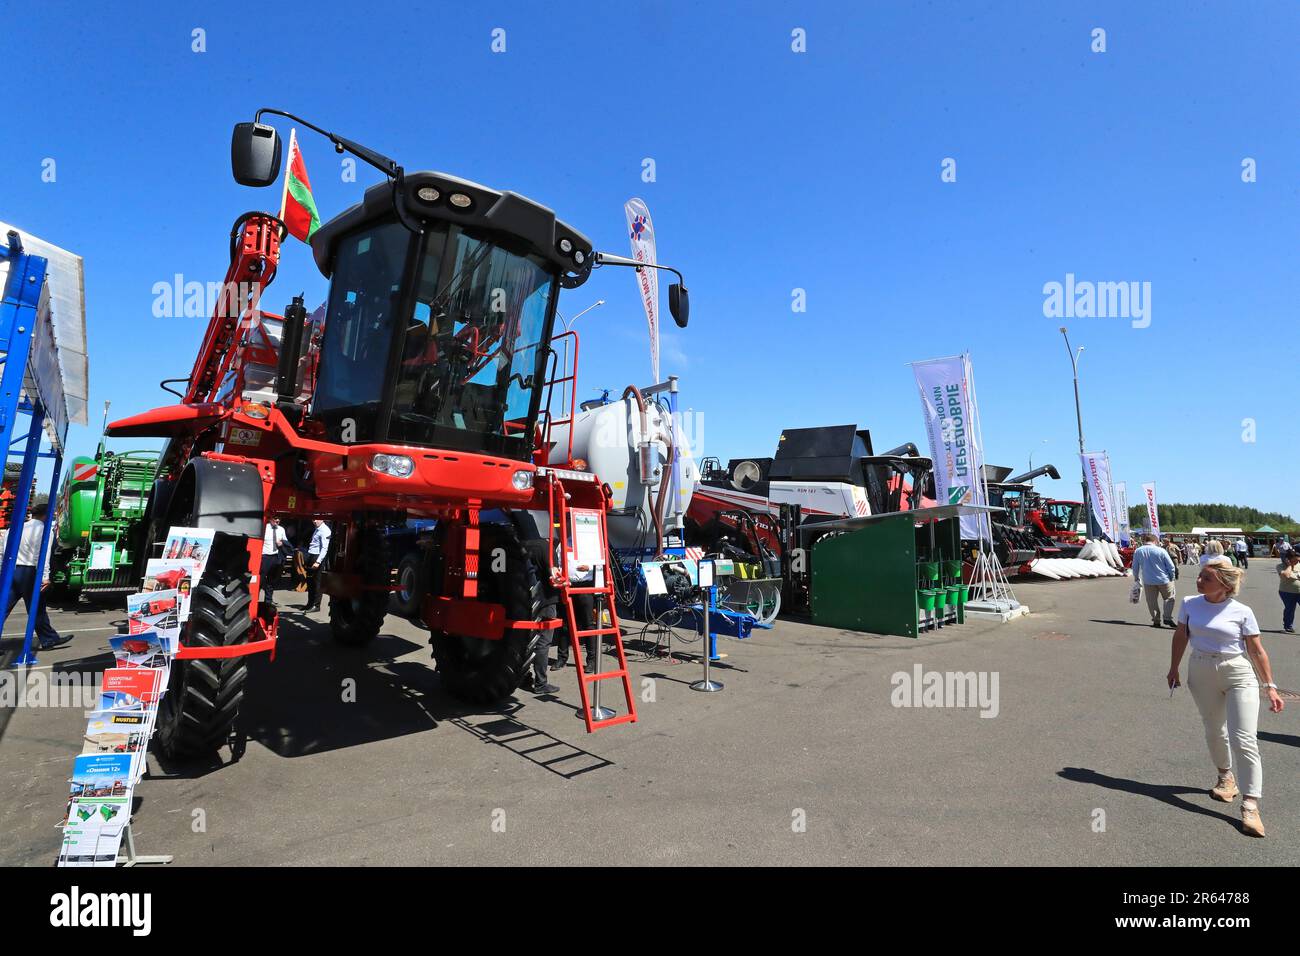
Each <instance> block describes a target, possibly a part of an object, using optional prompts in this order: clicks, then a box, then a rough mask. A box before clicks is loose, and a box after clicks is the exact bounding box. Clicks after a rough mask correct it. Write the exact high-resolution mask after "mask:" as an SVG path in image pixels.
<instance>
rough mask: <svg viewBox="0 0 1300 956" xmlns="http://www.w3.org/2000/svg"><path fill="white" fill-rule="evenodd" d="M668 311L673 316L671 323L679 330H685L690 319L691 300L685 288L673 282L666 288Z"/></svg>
mask: <svg viewBox="0 0 1300 956" xmlns="http://www.w3.org/2000/svg"><path fill="white" fill-rule="evenodd" d="M668 311H669V312H671V313H672V314H673V321H674V322H676V323H677V327H678V328H679V329H684V328H686V323H687V322H689V321H690V319H691V300H690V297H689V295H688V294H687V291H686V286H684V285H681V284H680V283H677V282H674V283H673V284H672V285H670V286H669V287H668Z"/></svg>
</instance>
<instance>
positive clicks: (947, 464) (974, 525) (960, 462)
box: [912, 353, 988, 540]
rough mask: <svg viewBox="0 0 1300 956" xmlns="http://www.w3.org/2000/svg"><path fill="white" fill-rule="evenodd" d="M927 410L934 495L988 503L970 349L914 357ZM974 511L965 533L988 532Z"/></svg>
mask: <svg viewBox="0 0 1300 956" xmlns="http://www.w3.org/2000/svg"><path fill="white" fill-rule="evenodd" d="M912 371H913V373H914V374H915V375H916V387H917V389H918V391H919V392H920V395H921V405H922V407H923V408H924V409H925V433H926V436H927V437H928V438H929V440H930V457H931V458H933V459H934V483H935V496H936V498H937V500H938V503H939V504H940V505H985V504H988V496H987V490H986V489H985V487H984V451H983V449H982V448H980V447H979V439H978V430H977V429H976V428H975V424H974V423H975V417H974V413H975V411H976V409H975V407H974V404H975V403H974V391H973V382H974V377H973V375H972V372H971V364H970V356H969V355H968V354H965V353H963V354H961V355H952V356H949V357H948V358H940V359H930V360H929V361H926V362H913V363H912ZM985 526H986V522H982V521H981V520H980V519H979V518H976V517H974V516H970V517H963V518H962V519H961V536H962V537H963V538H967V539H972V540H973V539H976V538H980V537H986V536H987V535H985V534H984V532H983V530H982V529H983V528H984V527H985Z"/></svg>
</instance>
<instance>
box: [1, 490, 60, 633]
mask: <svg viewBox="0 0 1300 956" xmlns="http://www.w3.org/2000/svg"><path fill="white" fill-rule="evenodd" d="M48 511H49V506H48V505H45V504H39V505H35V506H33V507H32V516H31V517H30V518H28V519H27V520H26V522H24V523H23V530H22V537H21V539H20V540H19V542H18V564H17V565H16V566H15V567H14V579H13V583H12V585H10V588H9V606H8V607H7V608H5V619H6V620H8V618H9V614H10V612H12V611H13V609H14V605H15V604H17V603H18V598H19V596H20V595H21V597H22V599H23V604H24V606H25V607H26V608H27V611H28V613H29V614H30V613H31V607H32V601H33V600H35V597H36V589H37V588H39V587H40V586H41V579H40V575H38V574H37V573H36V572H37V567H36V566H37V565H38V564H39V563H40V560H41V539H42V538H43V537H44V536H45V515H46V513H47V512H48ZM8 543H9V535H8V531H7V530H6V531H5V532H3V533H0V554H2V553H3V552H4V548H5V546H6V545H7V544H8ZM35 636H36V639H37V641H38V642H39V646H40V649H41V650H43V651H48V650H50V649H51V648H55V647H59V646H60V645H62V644H66V643H68V641H70V640H72V637H71V635H69V636H68V637H60V636H59V632H58V631H56V630H55V629H54V625H53V624H51V623H50V615H49V612H48V611H47V610H46V609H45V604H44V602H42V603H41V606H40V610H39V611H38V613H37V615H36V635H35Z"/></svg>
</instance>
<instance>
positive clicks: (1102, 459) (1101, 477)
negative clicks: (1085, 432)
mask: <svg viewBox="0 0 1300 956" xmlns="http://www.w3.org/2000/svg"><path fill="white" fill-rule="evenodd" d="M1079 457H1080V458H1082V459H1083V473H1084V475H1085V476H1086V477H1087V479H1088V497H1089V499H1091V501H1092V518H1093V520H1094V521H1095V522H1097V527H1098V528H1100V529H1101V533H1102V535H1103V536H1104V537H1105V538H1106V540H1107V541H1118V540H1119V530H1118V527H1117V525H1116V519H1117V515H1116V513H1115V490H1114V489H1113V488H1112V487H1111V483H1110V458H1109V457H1108V456H1107V455H1106V453H1105V452H1104V451H1103V452H1095V451H1086V452H1084V453H1083V454H1082V455H1080V456H1079Z"/></svg>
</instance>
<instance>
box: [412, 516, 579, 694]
mask: <svg viewBox="0 0 1300 956" xmlns="http://www.w3.org/2000/svg"><path fill="white" fill-rule="evenodd" d="M497 548H501V549H503V550H504V552H505V558H506V559H505V569H504V570H503V571H497V572H494V571H492V570H491V569H492V566H493V561H492V555H493V552H494V551H495V549H497ZM479 553H480V554H481V555H482V558H481V563H480V569H479V594H480V597H481V599H482V600H485V601H492V602H494V603H497V604H501V605H503V606H504V607H505V609H506V614H507V616H508V617H509V618H510V619H511V620H516V621H540V620H545V619H547V618H550V617H553V616H554V614H555V611H554V608H555V600H556V598H555V596H554V595H553V594H550V593H548V591H549V589H548V588H547V587H546V585H545V584H544V582H543V580H542V577H541V576H540V575H539V573H538V567H537V563H536V559H535V558H533V557H530V555H529V551H528V549H527V548H526V547H525V546H524V545H523V543H522V542H520V540H519V538H518V536H517V535H516V534H515V533H514V531H513V530H512V529H511V528H509V527H507V526H505V525H496V524H488V525H483V528H482V536H481V538H480V542H479ZM434 581H435V582H437V583H439V584H440V583H441V580H440V578H437V577H435V578H434ZM541 640H542V634H541V632H539V631H526V630H518V629H511V630H507V631H506V633H505V635H504V636H503V637H502V638H501V640H499V641H486V640H482V639H480V638H476V637H466V636H463V635H459V634H448V633H447V632H445V631H434V632H433V633H432V635H431V636H430V639H429V643H430V644H432V645H433V656H434V658H435V659H436V660H437V662H438V673H439V674H440V675H441V677H442V685H443V687H444V688H445V689H446V690H447V693H449V694H451V695H452V696H453V697H456V698H457V699H459V700H463V701H465V702H466V703H468V704H474V705H476V706H483V705H488V704H494V703H497V702H498V701H501V700H503V699H505V698H507V697H509V696H510V695H511V694H512V693H514V692H515V690H517V689H518V687H519V685H520V684H521V683H522V682H523V680H524V677H525V676H526V675H527V674H528V670H529V666H530V662H531V659H532V656H533V651H534V650H535V649H536V647H537V644H538V642H539V641H541Z"/></svg>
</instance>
